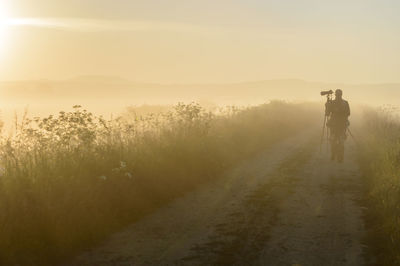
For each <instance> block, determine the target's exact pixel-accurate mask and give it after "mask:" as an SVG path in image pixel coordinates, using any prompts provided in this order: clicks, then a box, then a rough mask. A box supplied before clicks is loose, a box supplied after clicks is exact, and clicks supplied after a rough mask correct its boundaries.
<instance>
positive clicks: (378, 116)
mask: <svg viewBox="0 0 400 266" xmlns="http://www.w3.org/2000/svg"><path fill="white" fill-rule="evenodd" d="M396 113H398V110H394V109H391V108H385V109H380V110H368V111H367V112H366V113H365V116H364V123H363V127H362V132H363V135H362V136H363V138H362V139H361V140H362V142H360V143H361V149H360V161H361V166H362V169H363V172H364V176H365V178H366V181H367V196H368V197H367V201H368V202H367V204H368V209H367V211H366V218H367V226H368V229H369V230H368V231H369V233H368V242H369V244H370V245H371V247H372V248H373V251H374V255H376V258H377V263H378V264H379V265H400V119H399V116H398V115H396Z"/></svg>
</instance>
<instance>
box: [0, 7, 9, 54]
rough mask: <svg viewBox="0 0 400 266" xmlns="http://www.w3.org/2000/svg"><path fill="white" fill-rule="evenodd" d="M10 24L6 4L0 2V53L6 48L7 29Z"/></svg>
mask: <svg viewBox="0 0 400 266" xmlns="http://www.w3.org/2000/svg"><path fill="white" fill-rule="evenodd" d="M8 24H9V16H8V12H7V9H6V7H5V6H3V5H2V3H1V2H0V54H1V53H2V52H3V50H4V46H5V43H6V41H7V30H8V26H9V25H8Z"/></svg>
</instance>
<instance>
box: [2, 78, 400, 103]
mask: <svg viewBox="0 0 400 266" xmlns="http://www.w3.org/2000/svg"><path fill="white" fill-rule="evenodd" d="M337 88H341V89H343V90H344V93H345V98H348V99H351V100H352V101H357V102H361V103H375V104H385V103H387V104H398V103H399V99H400V83H387V84H344V83H343V84H342V83H323V82H310V81H304V80H298V79H285V80H264V81H252V82H241V83H229V84H156V83H138V82H133V81H130V80H127V79H122V78H119V77H106V76H82V77H77V78H74V79H69V80H60V81H52V80H27V81H5V82H0V97H1V98H2V99H3V100H10V101H18V102H27V101H36V100H41V101H43V100H50V101H57V100H66V99H71V100H82V101H85V100H91V101H96V100H102V101H104V100H112V101H117V100H118V99H124V102H127V101H129V99H132V102H133V103H137V102H140V101H145V102H146V103H163V102H165V101H167V102H176V101H191V100H199V99H201V100H209V101H214V102H216V103H224V104H227V103H236V104H237V103H243V104H246V103H248V104H251V103H260V102H265V101H268V100H271V99H284V100H321V96H320V95H319V92H320V91H321V90H329V89H333V90H334V89H337Z"/></svg>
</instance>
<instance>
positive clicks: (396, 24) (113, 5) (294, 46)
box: [0, 0, 400, 83]
mask: <svg viewBox="0 0 400 266" xmlns="http://www.w3.org/2000/svg"><path fill="white" fill-rule="evenodd" d="M399 13H400V2H399V1H394V0H383V1H378V0H376V1H371V0H349V1H342V0H338V1H322V0H304V1H300V0H292V1H289V0H274V1H268V0H230V1H228V0H218V1H217V0H202V1H198V0H196V1H195V0H163V1H162V0H158V1H156V0H146V1H144V0H143V1H138V0H113V1H111V0H107V1H106V0H68V1H61V0H35V1H32V0H0V14H1V17H0V18H1V19H0V23H1V24H2V25H0V59H1V61H0V67H1V69H0V79H2V80H11V79H41V78H46V79H65V78H71V77H74V76H79V75H108V76H110V75H111V76H121V77H125V78H128V79H131V80H137V81H147V82H190V83H192V82H235V81H248V80H263V79H276V78H300V79H307V80H317V81H338V82H350V83H364V82H400V75H399V74H400V49H399V48H398V47H400V16H399V15H398V14H399Z"/></svg>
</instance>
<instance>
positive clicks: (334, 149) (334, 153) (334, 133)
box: [330, 128, 338, 161]
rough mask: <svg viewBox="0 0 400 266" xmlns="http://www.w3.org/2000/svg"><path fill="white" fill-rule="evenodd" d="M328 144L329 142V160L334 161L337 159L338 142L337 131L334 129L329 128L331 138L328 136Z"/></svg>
mask: <svg viewBox="0 0 400 266" xmlns="http://www.w3.org/2000/svg"><path fill="white" fill-rule="evenodd" d="M330 142H331V160H332V161H334V160H336V158H337V152H338V150H337V142H338V135H337V130H336V129H335V128H331V136H330Z"/></svg>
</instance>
